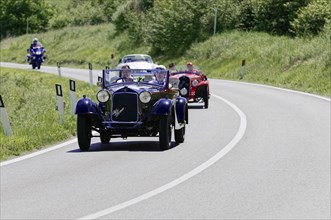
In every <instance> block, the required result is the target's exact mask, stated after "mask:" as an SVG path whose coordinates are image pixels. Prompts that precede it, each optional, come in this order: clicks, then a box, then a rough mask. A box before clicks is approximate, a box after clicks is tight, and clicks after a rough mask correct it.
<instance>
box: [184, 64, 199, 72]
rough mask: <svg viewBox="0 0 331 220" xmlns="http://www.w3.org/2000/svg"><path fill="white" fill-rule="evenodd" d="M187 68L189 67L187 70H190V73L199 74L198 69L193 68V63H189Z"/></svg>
mask: <svg viewBox="0 0 331 220" xmlns="http://www.w3.org/2000/svg"><path fill="white" fill-rule="evenodd" d="M186 66H187V70H188V71H190V72H193V73H197V72H198V70H197V69H194V67H193V63H192V62H188V63H187V64H186Z"/></svg>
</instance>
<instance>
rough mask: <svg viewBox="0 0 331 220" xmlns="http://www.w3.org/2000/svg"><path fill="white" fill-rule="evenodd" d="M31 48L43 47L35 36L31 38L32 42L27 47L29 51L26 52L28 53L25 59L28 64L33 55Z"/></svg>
mask: <svg viewBox="0 0 331 220" xmlns="http://www.w3.org/2000/svg"><path fill="white" fill-rule="evenodd" d="M33 48H43V45H42V44H41V43H40V42H39V41H38V38H36V37H34V38H33V39H32V43H31V45H30V49H28V50H29V52H28V55H27V61H29V62H30V64H31V57H32V56H33V52H32V50H33ZM43 52H44V53H45V52H46V50H45V49H43Z"/></svg>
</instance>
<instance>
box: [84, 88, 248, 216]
mask: <svg viewBox="0 0 331 220" xmlns="http://www.w3.org/2000/svg"><path fill="white" fill-rule="evenodd" d="M211 95H212V96H213V97H215V98H217V99H220V100H222V101H223V102H225V103H226V104H228V105H229V106H230V107H231V108H232V109H233V110H234V111H235V112H237V114H238V115H239V117H240V126H239V130H238V132H237V134H236V135H235V136H234V138H233V139H232V140H231V141H230V143H228V144H227V145H226V146H225V147H224V148H223V149H222V150H221V151H219V152H218V153H217V154H215V155H214V156H213V157H211V158H210V159H209V160H207V161H206V162H204V163H203V164H201V165H200V166H198V167H196V168H195V169H193V170H191V171H190V172H188V173H186V174H184V175H183V176H181V177H179V178H177V179H175V180H173V181H172V182H170V183H167V184H165V185H163V186H161V187H159V188H157V189H154V190H152V191H150V192H147V193H145V194H143V195H141V196H138V197H136V198H134V199H131V200H128V201H126V202H123V203H120V204H118V205H115V206H112V207H110V208H107V209H104V210H102V211H99V212H96V213H93V214H90V215H87V216H85V217H82V218H79V219H97V218H100V217H102V216H105V215H109V214H111V213H113V212H116V211H118V210H121V209H124V208H126V207H129V206H131V205H134V204H137V203H139V202H141V201H144V200H146V199H149V198H151V197H153V196H156V195H158V194H160V193H162V192H164V191H166V190H168V189H171V188H173V187H175V186H177V185H179V184H181V183H183V182H185V181H186V180H188V179H190V178H191V177H193V176H195V175H197V174H199V173H200V172H202V171H204V170H205V169H207V168H208V167H210V166H211V165H213V164H214V163H216V162H217V161H218V160H220V159H221V158H222V157H224V156H225V155H226V154H227V153H229V151H230V150H232V148H234V147H235V146H236V144H238V142H239V141H240V140H241V138H242V137H243V136H244V134H245V131H246V127H247V120H246V115H245V114H244V113H243V112H242V111H241V110H240V109H239V108H238V107H237V106H235V105H234V104H232V103H231V102H229V101H227V100H226V99H224V98H222V97H220V96H217V95H214V94H211Z"/></svg>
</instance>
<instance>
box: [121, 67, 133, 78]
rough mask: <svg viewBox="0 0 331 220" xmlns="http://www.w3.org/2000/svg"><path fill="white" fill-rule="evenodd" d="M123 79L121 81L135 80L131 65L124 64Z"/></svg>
mask: <svg viewBox="0 0 331 220" xmlns="http://www.w3.org/2000/svg"><path fill="white" fill-rule="evenodd" d="M121 77H122V79H121V80H122V81H121V80H119V82H133V77H132V76H131V71H130V66H129V65H124V66H122V75H121Z"/></svg>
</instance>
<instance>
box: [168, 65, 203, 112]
mask: <svg viewBox="0 0 331 220" xmlns="http://www.w3.org/2000/svg"><path fill="white" fill-rule="evenodd" d="M171 78H176V79H179V85H178V88H179V93H180V95H181V96H182V97H185V98H186V99H187V101H188V102H203V103H204V107H205V108H208V106H209V97H210V92H209V81H208V79H207V76H206V75H204V74H202V73H201V71H200V70H199V68H198V67H196V66H193V68H192V69H187V68H185V67H183V66H176V69H174V70H173V71H172V72H171Z"/></svg>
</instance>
